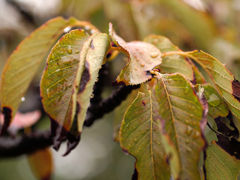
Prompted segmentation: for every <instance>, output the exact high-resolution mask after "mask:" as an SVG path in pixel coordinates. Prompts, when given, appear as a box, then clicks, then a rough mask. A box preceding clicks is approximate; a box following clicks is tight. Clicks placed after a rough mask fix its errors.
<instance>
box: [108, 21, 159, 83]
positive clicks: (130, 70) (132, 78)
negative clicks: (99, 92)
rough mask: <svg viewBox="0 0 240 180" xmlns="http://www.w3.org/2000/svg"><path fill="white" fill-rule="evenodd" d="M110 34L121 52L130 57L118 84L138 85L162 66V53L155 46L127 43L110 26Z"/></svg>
mask: <svg viewBox="0 0 240 180" xmlns="http://www.w3.org/2000/svg"><path fill="white" fill-rule="evenodd" d="M109 34H110V37H111V39H112V40H113V42H114V43H115V45H117V46H118V49H119V50H120V51H123V52H125V53H126V54H127V56H128V63H127V65H126V67H125V68H124V69H122V71H121V73H120V74H119V75H118V77H117V83H124V84H125V85H136V84H140V83H143V82H145V81H147V80H149V79H150V78H151V77H152V76H151V75H150V74H148V73H147V71H150V70H152V69H153V68H154V67H155V66H157V65H159V64H161V62H162V59H161V52H160V51H159V49H158V48H157V47H155V46H154V45H152V44H150V43H147V42H140V41H133V42H129V43H126V42H125V41H124V40H123V39H122V38H120V37H119V36H118V35H117V34H116V33H115V32H114V30H113V27H112V24H111V23H110V24H109Z"/></svg>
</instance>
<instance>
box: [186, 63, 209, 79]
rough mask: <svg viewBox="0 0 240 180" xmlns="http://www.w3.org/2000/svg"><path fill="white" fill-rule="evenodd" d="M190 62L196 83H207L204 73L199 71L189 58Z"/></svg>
mask: <svg viewBox="0 0 240 180" xmlns="http://www.w3.org/2000/svg"><path fill="white" fill-rule="evenodd" d="M189 62H190V64H191V65H192V68H193V72H194V76H195V81H196V82H195V84H205V83H206V80H205V78H204V76H203V75H202V73H201V72H200V71H199V69H198V67H197V66H196V65H195V64H194V63H193V62H192V61H191V60H189Z"/></svg>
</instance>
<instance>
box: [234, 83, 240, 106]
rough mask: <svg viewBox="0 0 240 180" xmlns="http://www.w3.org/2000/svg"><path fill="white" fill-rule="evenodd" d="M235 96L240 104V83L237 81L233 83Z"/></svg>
mask: <svg viewBox="0 0 240 180" xmlns="http://www.w3.org/2000/svg"><path fill="white" fill-rule="evenodd" d="M232 89H233V96H234V97H235V98H236V99H237V100H238V101H239V102H240V82H239V81H238V80H236V79H234V80H233V82H232Z"/></svg>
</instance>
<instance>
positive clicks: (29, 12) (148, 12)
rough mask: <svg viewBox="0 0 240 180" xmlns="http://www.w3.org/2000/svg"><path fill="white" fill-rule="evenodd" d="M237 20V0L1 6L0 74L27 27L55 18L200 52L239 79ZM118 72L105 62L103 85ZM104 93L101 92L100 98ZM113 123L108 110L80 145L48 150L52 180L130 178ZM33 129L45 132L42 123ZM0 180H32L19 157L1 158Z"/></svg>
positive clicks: (60, 0)
mask: <svg viewBox="0 0 240 180" xmlns="http://www.w3.org/2000/svg"><path fill="white" fill-rule="evenodd" d="M239 15H240V1H239V0H211V1H209V0H0V73H1V71H2V69H3V67H4V64H5V62H6V60H7V58H8V57H9V55H10V54H11V53H12V51H13V50H14V49H15V48H16V46H17V45H18V44H19V43H20V42H21V40H23V39H24V38H25V37H26V36H28V35H29V34H30V33H31V32H32V31H33V30H34V29H36V28H37V27H39V26H40V25H42V24H43V23H44V22H46V21H47V20H49V19H51V18H53V17H56V16H63V17H65V18H68V17H70V16H75V17H76V18H78V19H79V20H83V21H90V22H91V23H92V24H93V25H95V26H96V27H97V28H99V30H100V31H102V32H105V33H108V23H109V22H112V23H113V25H114V28H115V30H116V31H117V33H118V34H119V35H120V36H121V37H123V38H124V39H125V40H126V41H132V40H142V39H143V38H144V37H146V36H147V35H149V34H159V35H163V36H166V37H168V38H169V39H170V40H171V41H172V42H173V43H174V44H175V45H177V46H179V47H180V48H181V49H182V50H184V51H190V50H194V49H202V50H204V51H206V52H207V53H209V54H211V55H213V56H215V57H216V58H217V59H219V60H220V61H221V62H222V63H225V64H226V67H227V68H229V69H230V70H231V72H233V74H234V75H235V76H236V77H237V79H240V71H239V67H240V51H239V47H240V18H239ZM44 64H45V62H43V66H41V68H40V69H39V71H38V74H37V75H36V77H35V78H34V80H33V83H32V86H31V87H30V89H29V91H28V93H27V95H26V101H25V102H24V103H23V104H22V105H21V108H20V110H21V111H22V112H26V111H30V110H34V108H36V107H35V106H34V104H35V103H36V101H37V100H38V99H37V98H36V96H37V92H36V87H37V86H38V83H39V78H40V77H41V73H42V71H43V68H44ZM118 64H121V65H120V66H119V65H118ZM123 66H124V65H123V61H121V60H116V61H115V62H112V63H110V67H111V70H110V74H109V78H108V81H109V83H108V84H109V85H110V84H111V83H110V81H112V80H114V78H116V76H117V74H118V73H119V71H120V68H119V67H123ZM208 79H209V78H208ZM110 90H111V88H110V87H109V88H108V87H107V91H106V93H105V96H108V95H109V91H110ZM114 117H115V112H112V113H110V114H107V115H105V116H104V118H102V119H101V120H99V121H97V122H96V123H95V124H94V125H93V126H92V127H90V128H84V131H83V134H82V139H81V142H80V144H79V145H78V147H77V148H76V149H75V150H74V151H73V152H72V153H71V154H70V155H68V156H67V157H62V156H61V155H62V154H63V153H64V150H65V148H66V145H65V144H63V145H62V147H61V149H60V151H59V152H55V151H52V152H53V157H54V162H55V168H54V169H55V173H54V178H53V179H55V180H77V179H79V180H80V179H84V180H113V179H114V180H126V179H131V175H132V173H133V170H134V162H135V159H134V158H133V157H131V156H126V155H124V153H123V152H122V150H121V148H120V146H119V144H118V143H116V142H113V129H114V128H113V124H114V123H113V121H114ZM36 127H37V128H49V121H48V118H47V117H44V118H43V119H41V121H40V122H39V123H38V124H37V126H36ZM206 131H207V133H209V132H210V131H209V130H206ZM209 137H212V135H210V134H209ZM0 179H1V180H32V179H34V176H33V175H32V173H31V171H30V168H29V166H28V163H27V160H26V156H20V157H17V158H8V159H1V160H0Z"/></svg>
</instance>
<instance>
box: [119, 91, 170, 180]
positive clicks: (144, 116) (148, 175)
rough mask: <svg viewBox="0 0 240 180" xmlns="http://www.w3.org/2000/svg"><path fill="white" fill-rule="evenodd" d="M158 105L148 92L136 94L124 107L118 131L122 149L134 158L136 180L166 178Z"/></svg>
mask: <svg viewBox="0 0 240 180" xmlns="http://www.w3.org/2000/svg"><path fill="white" fill-rule="evenodd" d="M158 111H159V103H158V101H157V99H156V97H155V96H154V95H153V93H152V91H151V90H147V88H146V87H145V91H144V93H143V92H139V93H138V96H137V98H136V99H135V100H134V101H133V103H132V104H131V105H130V106H129V107H128V109H127V111H126V113H125V115H124V119H123V121H122V125H121V129H120V144H121V147H122V149H123V150H124V151H125V152H127V153H130V154H131V155H133V156H134V157H135V158H136V163H135V168H136V170H135V176H138V180H145V179H148V180H152V179H159V180H161V179H162V180H166V179H170V176H171V174H170V170H169V166H168V164H167V156H166V153H165V151H164V147H163V144H162V142H161V132H160V126H159V124H160V121H159V120H158V118H157V116H158Z"/></svg>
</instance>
